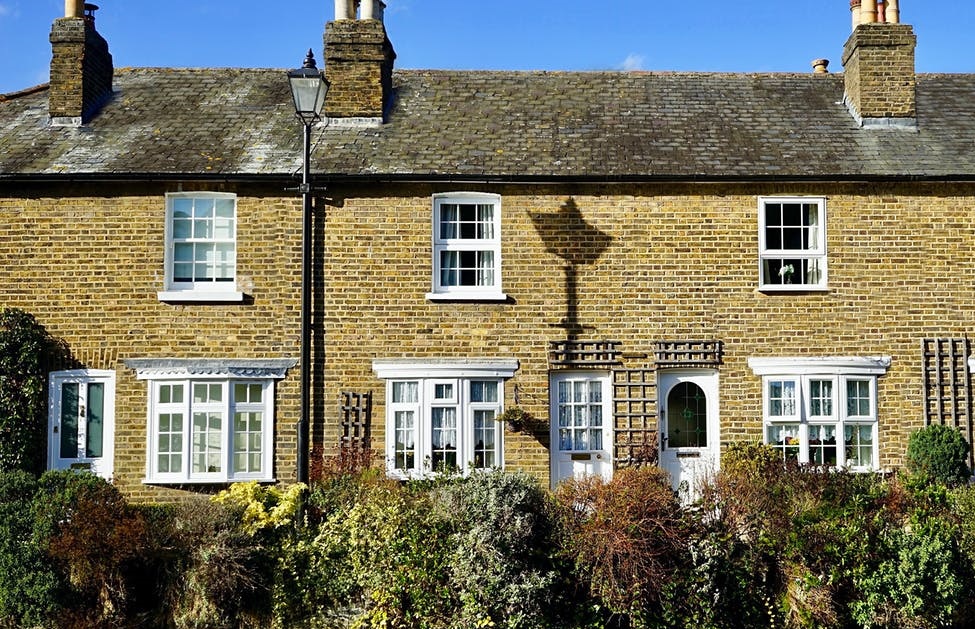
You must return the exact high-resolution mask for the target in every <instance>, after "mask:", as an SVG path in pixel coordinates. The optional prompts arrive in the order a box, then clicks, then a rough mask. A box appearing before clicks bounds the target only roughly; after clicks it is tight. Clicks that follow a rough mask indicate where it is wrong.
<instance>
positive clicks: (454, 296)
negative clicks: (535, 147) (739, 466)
mask: <svg viewBox="0 0 975 629" xmlns="http://www.w3.org/2000/svg"><path fill="white" fill-rule="evenodd" d="M426 297H427V299H429V300H430V301H507V299H508V295H507V294H505V293H501V292H498V293H493V292H492V293H427V295H426Z"/></svg>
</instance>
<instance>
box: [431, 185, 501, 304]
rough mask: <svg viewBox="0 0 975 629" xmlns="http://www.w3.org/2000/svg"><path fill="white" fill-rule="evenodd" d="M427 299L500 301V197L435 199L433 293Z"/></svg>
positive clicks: (463, 195)
mask: <svg viewBox="0 0 975 629" xmlns="http://www.w3.org/2000/svg"><path fill="white" fill-rule="evenodd" d="M427 297H428V298H429V299H469V300H474V299H488V300H500V299H504V298H505V296H504V294H503V293H502V292H501V197H499V196H497V195H492V194H475V193H453V194H444V195H436V196H434V198H433V291H432V292H431V293H430V294H429V295H427Z"/></svg>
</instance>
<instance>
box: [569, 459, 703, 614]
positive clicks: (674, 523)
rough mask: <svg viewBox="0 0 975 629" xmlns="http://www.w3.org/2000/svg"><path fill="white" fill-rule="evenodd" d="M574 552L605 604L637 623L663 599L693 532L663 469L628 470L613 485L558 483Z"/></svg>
mask: <svg viewBox="0 0 975 629" xmlns="http://www.w3.org/2000/svg"><path fill="white" fill-rule="evenodd" d="M557 497H558V500H559V502H560V503H561V505H562V507H563V510H564V513H565V514H566V516H567V527H568V530H569V540H568V548H567V551H568V553H569V556H570V557H571V559H572V561H573V562H574V563H575V565H576V574H577V575H578V577H579V578H581V579H584V580H585V581H586V582H588V584H589V587H590V591H591V592H592V594H593V595H594V596H595V597H596V598H597V599H598V600H600V601H602V604H603V606H605V607H607V608H608V609H610V610H611V611H613V612H615V613H619V614H627V615H629V616H631V617H632V618H633V619H634V620H636V619H639V618H641V617H643V616H645V615H646V614H647V613H648V610H650V609H651V607H652V605H653V604H654V603H657V602H659V600H660V598H661V594H662V588H663V586H664V585H665V584H667V583H668V582H670V581H671V580H672V579H673V578H674V577H675V575H676V574H677V573H678V570H679V568H680V566H681V562H682V560H683V558H684V557H685V555H686V551H687V531H686V530H685V527H684V520H683V517H682V512H681V507H680V503H679V502H678V500H677V497H676V496H675V495H674V492H673V491H672V489H671V485H670V478H669V477H668V476H667V474H666V472H664V471H663V470H661V469H659V468H657V467H641V468H625V469H622V470H620V471H618V472H617V473H616V475H615V476H614V477H613V479H612V480H611V481H609V482H604V481H603V480H602V479H600V478H596V477H587V478H581V479H574V480H569V481H566V482H564V483H562V485H560V486H559V489H558V491H557Z"/></svg>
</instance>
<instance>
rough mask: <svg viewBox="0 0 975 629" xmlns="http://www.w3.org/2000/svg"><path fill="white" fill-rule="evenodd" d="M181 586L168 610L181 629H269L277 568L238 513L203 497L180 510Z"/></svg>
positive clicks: (175, 538)
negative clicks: (274, 574) (273, 584)
mask: <svg viewBox="0 0 975 629" xmlns="http://www.w3.org/2000/svg"><path fill="white" fill-rule="evenodd" d="M174 525H175V527H176V528H175V530H174V536H173V543H174V544H175V545H176V548H177V549H178V556H179V562H180V565H179V572H180V577H181V578H180V581H179V582H178V583H176V584H174V585H175V587H173V589H171V590H170V592H169V603H168V607H169V608H170V609H171V610H172V611H171V612H170V613H171V616H172V619H173V624H174V626H175V627H177V628H178V629H204V628H206V629H238V628H239V629H244V628H247V627H254V628H256V627H266V626H268V624H269V619H270V614H271V596H270V594H271V587H270V584H271V580H272V574H273V563H272V561H271V560H269V559H268V556H267V553H266V549H265V548H264V547H263V546H262V545H261V543H260V541H259V540H256V539H255V538H254V537H253V536H252V535H251V534H249V533H248V532H247V531H246V530H245V529H244V527H243V526H242V525H241V513H240V511H239V510H237V509H234V508H231V507H227V506H225V505H221V504H217V503H214V502H212V501H210V500H206V499H203V498H202V497H201V498H199V499H197V500H192V501H190V502H187V503H185V504H183V505H180V506H179V507H177V511H176V520H175V523H174Z"/></svg>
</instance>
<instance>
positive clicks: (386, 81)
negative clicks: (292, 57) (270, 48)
mask: <svg viewBox="0 0 975 629" xmlns="http://www.w3.org/2000/svg"><path fill="white" fill-rule="evenodd" d="M356 5H362V6H360V7H359V8H360V13H361V15H359V16H358V17H357V16H356V11H355V9H356ZM385 6H386V5H385V4H384V3H383V2H382V1H381V0H361V2H359V1H353V0H335V20H334V21H332V22H329V23H328V24H326V25H325V77H326V78H327V79H328V81H329V83H330V84H331V87H330V88H329V91H328V98H327V99H326V100H325V115H326V116H327V117H328V118H330V119H332V120H333V121H335V120H336V119H343V118H345V119H353V120H355V121H359V122H363V123H371V124H377V123H378V124H381V123H382V121H383V113H384V111H385V107H386V106H387V104H388V103H389V99H390V96H391V95H392V91H393V61H394V60H395V59H396V52H395V51H394V50H393V45H392V44H391V43H390V42H389V38H388V37H387V36H386V27H385V25H384V24H383V9H384V8H385ZM350 121H351V120H350Z"/></svg>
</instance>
